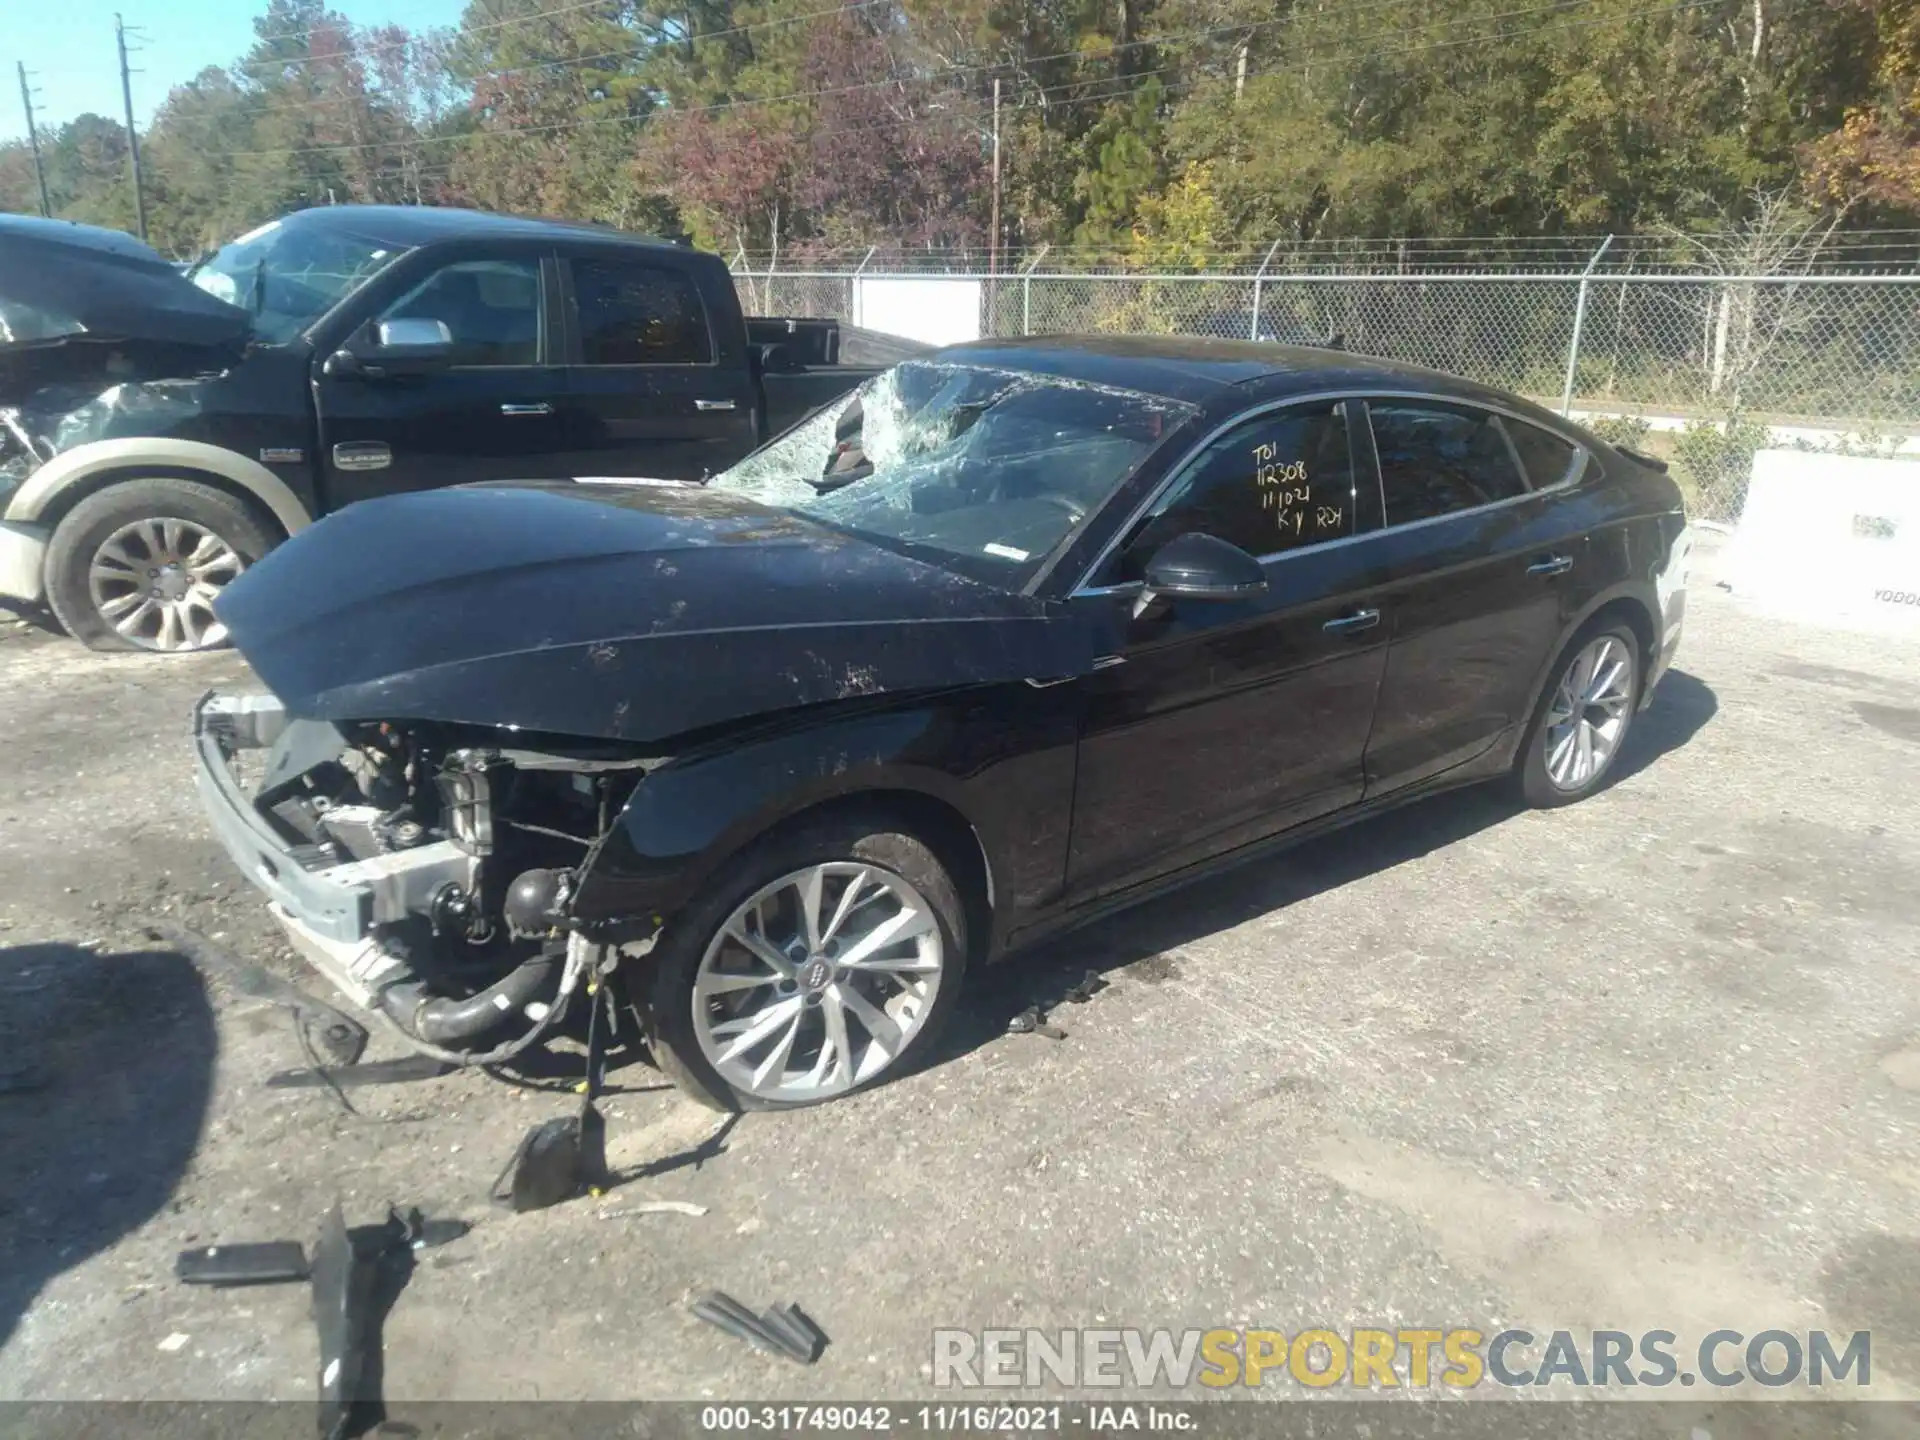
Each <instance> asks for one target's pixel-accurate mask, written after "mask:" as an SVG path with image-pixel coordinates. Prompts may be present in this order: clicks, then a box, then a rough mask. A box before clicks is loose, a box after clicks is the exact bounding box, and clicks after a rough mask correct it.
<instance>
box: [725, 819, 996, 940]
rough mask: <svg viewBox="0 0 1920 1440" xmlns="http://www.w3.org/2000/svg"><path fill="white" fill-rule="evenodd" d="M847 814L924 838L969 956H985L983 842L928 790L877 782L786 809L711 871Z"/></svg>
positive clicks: (987, 867)
mask: <svg viewBox="0 0 1920 1440" xmlns="http://www.w3.org/2000/svg"><path fill="white" fill-rule="evenodd" d="M852 816H862V817H865V816H871V817H872V818H873V819H875V820H886V821H893V822H896V823H898V824H899V825H900V826H901V827H902V828H903V829H904V830H905V831H906V832H907V833H908V834H910V835H912V836H914V837H915V838H916V839H918V840H921V841H924V842H925V843H926V845H927V847H928V848H929V849H931V850H932V851H933V853H934V854H935V855H936V856H938V857H939V859H940V863H941V864H943V865H945V866H946V867H947V873H948V874H949V875H951V876H952V877H953V882H954V884H955V886H957V887H958V889H959V891H960V898H961V901H962V903H963V904H964V905H965V906H966V907H967V936H968V948H969V949H970V950H971V951H972V952H973V955H972V958H975V959H981V958H984V957H985V956H986V955H988V954H989V953H990V951H991V947H992V944H993V941H994V938H995V937H994V929H993V918H994V908H995V907H994V872H993V859H992V857H991V856H990V855H989V854H988V853H987V842H986V840H985V839H984V838H983V837H982V836H981V834H980V831H979V829H978V828H977V827H976V826H975V825H974V823H973V821H972V820H970V819H969V818H968V817H967V815H966V813H965V812H964V811H962V810H961V809H960V807H959V806H958V805H956V804H954V803H953V802H952V801H951V800H949V799H946V798H944V797H942V796H939V795H935V794H933V793H932V792H930V791H927V790H920V789H910V788H907V787H904V786H899V785H884V784H882V785H876V786H874V787H873V788H871V789H863V790H850V791H846V792H844V793H842V794H839V795H834V796H830V797H827V798H825V799H821V800H817V801H815V802H813V803H812V804H808V805H803V806H801V807H800V808H798V809H796V810H793V811H791V812H790V813H788V814H787V815H786V816H784V817H783V818H782V819H780V820H779V821H777V822H776V823H775V824H773V825H772V826H770V827H768V829H767V830H765V831H764V832H762V833H761V834H760V835H756V836H755V837H754V838H753V839H752V840H750V841H748V842H747V844H746V845H742V846H739V847H736V848H735V849H734V850H733V851H732V852H731V853H729V854H728V855H726V856H725V857H723V858H722V859H721V860H720V861H719V862H718V864H716V866H715V867H714V869H713V871H712V872H710V873H714V874H717V873H719V871H720V870H721V869H723V868H724V867H725V866H726V865H727V864H729V863H730V862H731V861H732V860H733V859H734V858H735V857H736V856H738V855H739V854H740V853H741V852H742V851H744V850H745V849H747V848H748V846H750V845H757V844H759V843H761V842H762V841H771V840H777V839H779V838H780V837H782V836H785V835H788V834H791V833H793V832H794V831H796V830H801V829H805V828H807V827H809V826H812V825H817V824H820V823H821V822H823V821H828V820H834V819H839V818H842V817H852Z"/></svg>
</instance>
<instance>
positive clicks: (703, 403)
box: [693, 400, 739, 410]
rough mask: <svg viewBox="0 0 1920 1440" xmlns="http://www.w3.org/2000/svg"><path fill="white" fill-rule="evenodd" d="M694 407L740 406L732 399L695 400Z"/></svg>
mask: <svg viewBox="0 0 1920 1440" xmlns="http://www.w3.org/2000/svg"><path fill="white" fill-rule="evenodd" d="M693 408H694V409H696V410H734V409H738V408H739V407H738V404H737V403H736V402H735V401H732V400H696V401H694V402H693Z"/></svg>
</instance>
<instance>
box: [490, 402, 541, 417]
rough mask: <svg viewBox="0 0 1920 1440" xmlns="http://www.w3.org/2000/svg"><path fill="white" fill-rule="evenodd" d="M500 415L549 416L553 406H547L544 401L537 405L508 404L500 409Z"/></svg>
mask: <svg viewBox="0 0 1920 1440" xmlns="http://www.w3.org/2000/svg"><path fill="white" fill-rule="evenodd" d="M500 413H501V414H502V415H551V414H552V413H553V406H551V405H549V404H547V403H546V402H545V401H544V400H543V401H541V402H540V403H539V404H537V405H511V404H508V405H502V406H501V407H500Z"/></svg>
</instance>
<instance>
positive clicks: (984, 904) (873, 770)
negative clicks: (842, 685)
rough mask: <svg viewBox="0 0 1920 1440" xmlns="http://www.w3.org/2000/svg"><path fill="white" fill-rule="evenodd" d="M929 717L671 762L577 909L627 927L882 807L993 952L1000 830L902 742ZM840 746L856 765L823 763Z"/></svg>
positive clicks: (594, 865) (631, 811)
mask: <svg viewBox="0 0 1920 1440" xmlns="http://www.w3.org/2000/svg"><path fill="white" fill-rule="evenodd" d="M926 720H927V717H926V716H925V715H924V714H917V713H915V712H911V711H909V712H901V713H896V714H894V715H891V716H875V717H864V718H863V719H862V720H858V721H854V722H851V723H849V724H848V725H847V726H846V727H845V728H843V729H841V730H840V731H839V733H838V734H837V735H834V736H831V737H823V736H822V735H821V734H820V733H819V732H817V731H811V732H799V733H795V734H790V735H787V736H782V737H779V738H777V739H774V740H770V741H765V742H761V743H759V744H756V745H749V746H745V747H742V748H740V749H734V750H723V751H719V752H717V753H712V754H708V755H705V756H702V757H700V758H698V759H695V760H691V761H686V762H673V763H670V764H668V765H666V766H662V767H661V768H660V769H658V770H655V771H653V772H652V773H651V774H649V775H648V776H647V777H646V778H645V779H644V780H642V781H641V782H640V784H639V785H638V786H637V787H636V788H635V790H634V793H633V795H632V796H631V797H630V798H629V800H628V802H627V804H626V807H625V808H624V809H623V810H622V812H621V814H620V817H619V819H618V820H617V821H616V822H615V824H614V826H613V831H612V833H611V834H610V835H609V837H608V841H607V843H606V844H605V845H604V846H603V847H602V849H601V850H600V851H599V852H598V853H597V854H596V856H595V857H594V858H593V860H592V862H591V863H590V865H589V868H588V871H587V874H586V875H585V876H584V877H583V879H582V882H581V887H580V893H579V896H578V898H577V900H576V910H575V913H576V914H577V915H580V916H582V917H583V918H588V919H591V920H596V921H604V922H608V923H612V924H616V925H617V924H622V923H625V922H629V921H631V920H634V919H636V918H640V917H644V916H645V915H647V914H662V915H665V914H671V913H672V912H673V911H675V910H678V909H681V908H683V907H684V906H686V905H687V904H689V903H691V902H692V901H693V899H694V898H695V897H696V896H698V895H699V894H700V892H701V891H703V890H704V889H705V888H706V887H707V886H708V885H709V884H711V883H712V882H713V880H714V879H715V877H716V876H718V875H720V874H721V873H723V872H724V870H725V869H726V867H727V866H729V865H730V864H732V863H733V862H734V861H735V860H737V859H738V858H739V857H740V856H741V855H742V854H743V853H745V852H746V851H748V850H749V849H750V848H752V847H753V846H755V845H758V844H761V843H764V842H765V841H766V840H767V838H768V837H770V836H779V835H784V834H787V833H790V831H791V830H792V829H794V828H797V827H801V826H805V825H809V824H813V823H817V822H818V821H819V820H821V819H823V818H826V817H830V816H833V815H837V814H854V813H859V812H862V811H871V812H874V813H876V814H878V815H882V816H887V817H891V818H893V819H895V820H897V821H898V823H900V824H901V825H902V826H903V827H905V828H906V829H907V830H909V831H910V832H911V833H913V834H915V835H916V836H918V837H919V838H921V839H922V840H924V841H925V842H926V843H927V844H928V845H929V846H930V847H931V848H932V849H933V850H934V852H935V853H936V854H937V855H938V856H939V857H940V859H941V862H942V863H943V864H945V865H946V866H947V867H948V869H949V871H950V873H951V874H952V875H953V879H954V882H955V884H956V885H957V886H958V887H959V888H960V890H961V893H962V895H963V897H965V899H966V903H967V922H968V927H969V932H970V936H971V940H970V948H971V949H973V950H974V951H975V952H976V953H978V954H980V955H982V956H986V955H990V954H992V953H994V951H995V950H996V949H997V946H998V941H999V938H1000V937H999V935H998V931H997V926H996V923H995V922H996V916H997V915H998V914H999V913H1000V911H1001V909H1002V906H1001V905H1000V903H999V902H1000V900H1001V898H1002V892H1003V884H1002V879H1003V875H1004V873H1005V870H1006V867H1005V865H1004V864H1003V863H1002V861H1003V858H1004V857H1003V856H1002V855H1001V854H1000V853H999V850H1000V845H999V843H998V837H997V836H995V835H994V834H993V833H992V831H991V829H990V827H987V826H983V825H982V823H981V821H980V817H978V816H976V815H974V814H972V813H970V808H969V806H968V805H967V804H966V801H965V796H964V794H963V792H962V787H961V786H960V785H959V784H957V783H956V782H955V781H954V780H953V778H952V777H950V776H947V775H945V774H943V773H942V772H940V771H939V770H936V769H932V768H929V767H927V766H924V765H918V764H914V763H911V762H910V761H907V760H905V759H903V758H902V757H901V756H900V755H899V753H898V750H897V749H896V746H897V745H898V744H899V743H900V742H901V741H904V740H907V739H908V738H909V737H910V736H911V735H912V734H914V733H916V732H918V731H919V730H920V729H921V728H922V726H923V725H924V724H925V723H926ZM835 742H838V743H837V746H836V744H835ZM836 748H837V749H838V754H839V757H840V759H841V760H844V761H845V762H846V763H845V768H840V765H839V764H838V763H835V764H828V765H824V766H822V765H817V764H816V763H815V762H816V760H817V757H818V756H819V755H820V754H822V753H823V752H825V751H827V750H829V749H836Z"/></svg>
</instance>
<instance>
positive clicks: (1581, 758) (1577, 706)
mask: <svg viewBox="0 0 1920 1440" xmlns="http://www.w3.org/2000/svg"><path fill="white" fill-rule="evenodd" d="M1639 697H1640V641H1639V637H1637V636H1636V635H1635V634H1634V633H1633V630H1632V628H1631V627H1630V626H1628V625H1627V624H1625V623H1624V622H1613V623H1608V622H1607V621H1605V620H1603V621H1602V622H1601V624H1599V625H1597V626H1595V627H1593V628H1592V629H1589V630H1586V631H1583V632H1581V634H1579V635H1578V636H1576V637H1575V638H1574V641H1573V643H1572V644H1571V645H1569V646H1568V647H1567V652H1566V654H1565V655H1563V656H1562V657H1561V660H1560V665H1559V668H1558V669H1557V670H1556V671H1555V673H1554V677H1553V679H1552V680H1551V681H1549V682H1548V684H1547V693H1546V694H1545V695H1543V696H1542V697H1541V699H1540V708H1539V711H1538V712H1537V713H1536V714H1535V716H1534V719H1533V727H1532V730H1531V732H1530V733H1529V735H1528V739H1527V744H1526V746H1525V747H1524V748H1523V749H1522V751H1521V753H1520V759H1519V762H1518V764H1517V766H1516V769H1515V777H1516V779H1517V780H1518V783H1519V788H1520V794H1521V798H1523V799H1524V800H1525V801H1526V802H1527V803H1528V804H1529V805H1533V806H1536V807H1539V808H1542V809H1546V808H1551V807H1553V806H1556V805H1570V804H1572V803H1573V802H1574V801H1576V800H1584V799H1585V798H1586V797H1587V796H1589V795H1591V794H1592V793H1593V792H1594V791H1596V790H1598V789H1599V788H1600V787H1601V785H1602V784H1604V783H1605V781H1606V779H1607V776H1608V774H1609V773H1610V772H1611V771H1612V769H1613V766H1614V763H1615V761H1616V760H1617V759H1618V758H1619V755H1620V749H1621V747H1622V746H1623V745H1624V744H1625V743H1626V738H1627V732H1628V731H1629V730H1630V729H1631V728H1632V727H1633V716H1634V708H1635V705H1636V703H1637V701H1638V700H1639Z"/></svg>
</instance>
